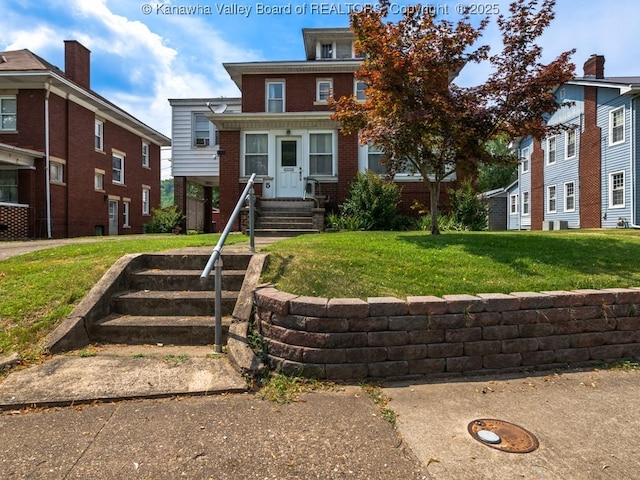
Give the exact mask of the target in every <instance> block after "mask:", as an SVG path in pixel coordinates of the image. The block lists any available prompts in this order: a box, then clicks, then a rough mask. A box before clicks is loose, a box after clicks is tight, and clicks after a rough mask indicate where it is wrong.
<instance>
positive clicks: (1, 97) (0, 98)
mask: <svg viewBox="0 0 640 480" xmlns="http://www.w3.org/2000/svg"><path fill="white" fill-rule="evenodd" d="M2 100H15V101H16V111H15V112H13V113H11V114H5V116H10V115H13V116H14V117H15V119H16V128H7V129H3V128H2V115H0V132H5V133H6V132H17V131H18V97H17V95H0V107H1V106H2V105H1V104H2Z"/></svg>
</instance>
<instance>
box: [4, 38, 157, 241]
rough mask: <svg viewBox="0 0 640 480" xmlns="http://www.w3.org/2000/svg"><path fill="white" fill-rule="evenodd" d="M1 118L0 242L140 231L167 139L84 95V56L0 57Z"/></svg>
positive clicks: (153, 202)
mask: <svg viewBox="0 0 640 480" xmlns="http://www.w3.org/2000/svg"><path fill="white" fill-rule="evenodd" d="M0 112H1V113H0V116H1V118H0V239H3V240H6V239H17V238H47V237H50V238H64V237H77V236H84V235H104V234H129V233H142V232H143V225H144V224H145V223H147V222H148V221H149V220H150V218H151V217H150V214H151V208H153V207H156V206H159V205H160V147H161V146H167V145H170V140H169V138H167V137H165V136H164V135H162V134H160V133H159V132H157V131H155V130H154V129H152V128H150V127H148V126H147V125H145V124H143V123H142V122H141V121H139V120H138V119H136V118H134V117H133V116H131V115H130V114H128V113H127V112H125V111H124V110H122V109H121V108H119V107H118V106H116V105H114V104H113V103H111V102H109V101H108V100H106V99H105V98H103V97H101V96H100V95H98V94H97V93H96V92H94V91H92V90H91V86H90V52H89V50H87V49H86V48H85V47H84V46H83V45H81V44H80V43H78V42H77V41H74V40H69V41H65V70H64V72H63V71H62V70H60V69H59V68H57V67H55V66H54V65H52V64H50V63H49V62H47V61H46V60H44V59H42V58H40V57H39V56H37V55H35V54H33V53H32V52H30V51H29V50H17V51H8V52H1V53H0Z"/></svg>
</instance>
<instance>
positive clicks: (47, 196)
mask: <svg viewBox="0 0 640 480" xmlns="http://www.w3.org/2000/svg"><path fill="white" fill-rule="evenodd" d="M45 89H46V91H47V93H46V94H45V97H44V152H45V153H44V158H45V171H44V182H45V202H46V218H47V238H51V184H50V183H49V180H50V179H49V162H50V151H49V143H50V139H49V95H50V94H51V82H50V81H47V83H45Z"/></svg>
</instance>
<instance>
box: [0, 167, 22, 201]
mask: <svg viewBox="0 0 640 480" xmlns="http://www.w3.org/2000/svg"><path fill="white" fill-rule="evenodd" d="M0 202H7V203H18V170H0Z"/></svg>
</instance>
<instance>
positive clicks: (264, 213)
mask: <svg viewBox="0 0 640 480" xmlns="http://www.w3.org/2000/svg"><path fill="white" fill-rule="evenodd" d="M313 208H314V201H313V200H261V201H260V204H259V206H258V208H257V212H256V225H255V235H256V236H257V237H295V236H297V235H301V234H304V233H318V232H319V230H318V229H317V228H315V227H314V224H313Z"/></svg>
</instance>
